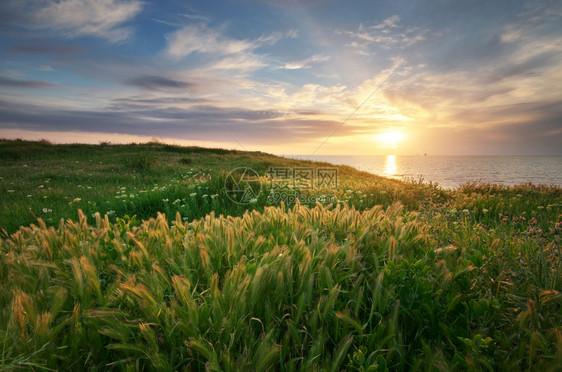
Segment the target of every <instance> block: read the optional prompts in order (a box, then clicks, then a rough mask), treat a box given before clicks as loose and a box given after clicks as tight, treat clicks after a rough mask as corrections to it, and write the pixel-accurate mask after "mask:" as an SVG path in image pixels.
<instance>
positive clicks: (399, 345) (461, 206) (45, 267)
mask: <svg viewBox="0 0 562 372" xmlns="http://www.w3.org/2000/svg"><path fill="white" fill-rule="evenodd" d="M0 154H1V156H2V158H3V159H6V160H5V161H3V163H2V165H0V172H1V173H0V176H1V177H2V179H0V192H1V193H2V195H3V198H2V202H1V203H2V204H1V210H0V226H1V227H2V228H3V229H4V232H3V235H2V238H1V240H0V280H1V281H2V286H1V287H0V306H1V307H0V309H1V312H0V343H1V345H2V355H1V357H0V369H6V370H18V369H34V370H41V369H53V370H86V369H101V370H139V369H146V370H194V371H198V370H261V371H265V370H282V371H291V370H307V371H308V370H349V371H367V370H368V371H385V370H444V371H448V370H474V371H476V370H541V371H542V370H545V371H549V370H551V371H555V370H557V369H558V368H559V366H560V365H562V309H561V306H562V294H561V293H560V292H561V290H562V275H561V272H562V270H561V269H562V264H561V261H560V259H561V253H562V252H561V248H560V228H561V219H562V215H561V208H560V206H561V205H562V204H561V203H562V192H561V189H560V188H556V187H546V186H534V185H521V186H516V187H511V188H507V187H499V186H494V185H487V184H466V185H463V186H462V187H460V188H459V189H457V190H453V191H444V190H441V189H440V188H438V187H436V186H435V185H424V184H422V183H421V182H418V181H410V182H398V181H393V180H387V179H384V178H381V177H377V176H373V175H370V174H367V173H363V172H359V171H356V170H354V169H352V168H349V167H338V168H339V176H340V178H339V181H340V182H339V184H340V188H339V189H338V190H323V191H322V193H328V194H329V195H331V196H333V197H334V198H336V200H337V202H336V203H335V204H325V205H322V204H320V203H318V204H312V203H310V204H308V205H305V204H301V203H298V202H297V203H296V204H291V205H285V204H283V203H275V204H274V205H270V203H269V202H268V201H267V195H268V193H269V192H270V191H271V190H270V189H271V187H270V186H268V179H267V177H265V171H266V170H267V169H268V168H269V167H271V166H274V167H275V166H280V167H283V166H287V167H290V166H301V167H302V166H317V165H318V164H316V163H311V162H308V163H306V162H299V161H295V160H290V159H283V158H278V157H275V156H272V155H268V154H263V153H244V152H237V151H226V150H220V149H216V150H215V149H200V148H184V147H174V146H168V145H163V144H158V143H150V144H143V145H119V146H108V145H103V146H86V145H56V146H54V145H50V144H48V143H35V142H24V141H3V142H0ZM24 165H26V166H25V167H24ZM239 166H248V167H251V168H253V169H256V170H257V171H258V172H259V173H260V175H262V177H261V179H262V181H263V184H264V192H262V194H260V196H259V197H258V198H257V199H256V200H255V201H254V203H252V204H249V205H237V204H234V203H232V202H231V201H230V200H229V199H228V197H227V195H226V192H225V190H224V185H225V181H226V172H228V171H230V170H232V169H234V168H236V167H239ZM323 166H326V164H323ZM47 181H48V182H47ZM41 185H43V187H40V186H41ZM79 185H80V187H79ZM88 187H90V188H88ZM8 190H13V191H12V192H9V191H8ZM293 193H294V194H295V195H299V196H300V197H301V199H304V197H305V196H307V195H308V194H310V193H311V191H303V190H301V191H298V190H296V191H293ZM312 193H314V192H312ZM316 193H318V191H317V192H316ZM27 195H31V197H27ZM45 196H46V197H47V198H45ZM77 198H79V199H80V200H76V199H77ZM43 208H47V211H46V212H43ZM82 211H83V212H82ZM98 211H99V212H101V213H96V212H98ZM159 212H162V213H159ZM37 218H39V219H37Z"/></svg>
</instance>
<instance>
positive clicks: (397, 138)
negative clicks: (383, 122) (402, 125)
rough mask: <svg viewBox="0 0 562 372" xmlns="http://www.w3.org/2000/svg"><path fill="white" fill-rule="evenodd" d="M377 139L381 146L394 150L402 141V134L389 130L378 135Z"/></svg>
mask: <svg viewBox="0 0 562 372" xmlns="http://www.w3.org/2000/svg"><path fill="white" fill-rule="evenodd" d="M377 139H378V142H380V143H381V144H382V145H384V146H387V147H392V148H395V147H396V145H398V143H400V142H401V141H402V140H403V139H404V134H403V133H402V132H400V131H397V130H389V131H387V132H384V133H382V134H379V135H378V138H377Z"/></svg>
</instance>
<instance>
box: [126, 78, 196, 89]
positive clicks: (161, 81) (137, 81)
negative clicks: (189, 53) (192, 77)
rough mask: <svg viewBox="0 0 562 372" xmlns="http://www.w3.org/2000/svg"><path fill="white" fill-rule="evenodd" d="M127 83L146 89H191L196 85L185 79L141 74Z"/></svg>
mask: <svg viewBox="0 0 562 372" xmlns="http://www.w3.org/2000/svg"><path fill="white" fill-rule="evenodd" d="M126 83H127V84H129V85H132V86H135V87H138V88H142V89H147V90H158V89H182V90H184V89H190V90H191V89H193V88H195V87H196V86H197V85H196V84H193V83H189V82H185V81H180V80H174V79H169V78H167V77H163V76H157V75H143V76H138V77H134V78H132V79H129V80H127V81H126Z"/></svg>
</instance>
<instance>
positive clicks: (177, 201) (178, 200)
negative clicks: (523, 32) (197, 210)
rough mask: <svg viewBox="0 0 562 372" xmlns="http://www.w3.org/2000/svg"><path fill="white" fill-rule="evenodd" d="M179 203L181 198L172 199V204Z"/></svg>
mask: <svg viewBox="0 0 562 372" xmlns="http://www.w3.org/2000/svg"><path fill="white" fill-rule="evenodd" d="M179 203H181V200H180V199H176V200H174V201H173V202H172V205H176V204H179Z"/></svg>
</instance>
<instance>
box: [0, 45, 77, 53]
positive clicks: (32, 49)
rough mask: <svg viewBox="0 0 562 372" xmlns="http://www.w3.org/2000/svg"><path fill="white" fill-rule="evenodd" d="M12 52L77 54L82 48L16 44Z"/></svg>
mask: <svg viewBox="0 0 562 372" xmlns="http://www.w3.org/2000/svg"><path fill="white" fill-rule="evenodd" d="M9 50H10V52H12V53H16V54H77V53H80V52H82V51H83V49H82V48H79V47H75V46H67V45H16V46H13V47H11V48H10V49H9Z"/></svg>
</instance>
